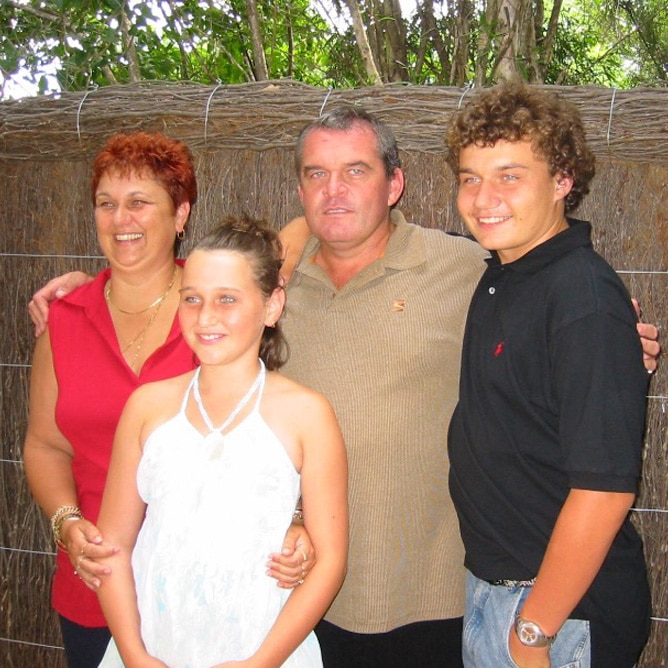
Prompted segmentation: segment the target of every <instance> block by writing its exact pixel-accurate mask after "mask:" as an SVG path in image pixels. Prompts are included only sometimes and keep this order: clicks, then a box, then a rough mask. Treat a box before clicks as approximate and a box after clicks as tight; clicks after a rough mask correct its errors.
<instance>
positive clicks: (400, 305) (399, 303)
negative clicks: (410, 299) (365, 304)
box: [391, 299, 406, 311]
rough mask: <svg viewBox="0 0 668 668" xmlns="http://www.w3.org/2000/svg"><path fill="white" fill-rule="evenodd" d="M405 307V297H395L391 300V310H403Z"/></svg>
mask: <svg viewBox="0 0 668 668" xmlns="http://www.w3.org/2000/svg"><path fill="white" fill-rule="evenodd" d="M405 307H406V300H405V299H395V300H394V301H393V302H392V307H391V308H392V310H393V311H403V310H404V308H405Z"/></svg>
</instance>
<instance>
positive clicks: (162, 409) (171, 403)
mask: <svg viewBox="0 0 668 668" xmlns="http://www.w3.org/2000/svg"><path fill="white" fill-rule="evenodd" d="M192 376H193V372H192V371H189V372H187V373H185V374H182V375H180V376H175V377H174V378H167V379H165V380H158V381H154V382H152V383H145V384H144V385H140V386H139V387H138V388H137V389H136V390H135V391H134V392H133V393H132V394H131V395H130V398H129V399H128V401H127V403H126V405H125V410H124V416H127V419H136V418H140V420H141V423H142V424H143V425H145V427H148V428H149V429H153V428H155V427H156V426H157V425H158V424H160V423H162V422H164V421H165V420H168V419H169V418H171V417H173V416H174V415H175V414H176V413H177V412H178V410H179V408H180V407H181V403H182V401H183V397H184V395H185V392H186V390H187V388H188V384H189V383H190V380H191V378H192Z"/></svg>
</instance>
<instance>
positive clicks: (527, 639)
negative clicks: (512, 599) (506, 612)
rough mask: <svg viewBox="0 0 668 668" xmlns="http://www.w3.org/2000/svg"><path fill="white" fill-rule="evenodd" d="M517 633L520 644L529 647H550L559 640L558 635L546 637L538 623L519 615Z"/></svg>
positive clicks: (516, 620)
mask: <svg viewBox="0 0 668 668" xmlns="http://www.w3.org/2000/svg"><path fill="white" fill-rule="evenodd" d="M515 633H517V637H518V638H519V639H520V642H521V643H522V644H523V645H526V646H527V647H550V646H551V645H552V643H553V642H554V641H555V640H556V639H557V634H556V633H555V634H554V635H553V636H546V635H545V634H544V633H543V631H542V629H541V628H540V626H538V624H536V622H530V621H529V620H528V619H523V618H522V617H520V616H519V615H517V617H515Z"/></svg>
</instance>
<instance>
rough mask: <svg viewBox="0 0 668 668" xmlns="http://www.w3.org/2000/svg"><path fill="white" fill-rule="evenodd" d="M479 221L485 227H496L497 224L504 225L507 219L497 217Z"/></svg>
mask: <svg viewBox="0 0 668 668" xmlns="http://www.w3.org/2000/svg"><path fill="white" fill-rule="evenodd" d="M478 220H479V221H480V222H481V223H482V224H483V225H495V224H496V223H502V222H503V221H504V220H506V218H505V216H495V217H494V218H479V219H478Z"/></svg>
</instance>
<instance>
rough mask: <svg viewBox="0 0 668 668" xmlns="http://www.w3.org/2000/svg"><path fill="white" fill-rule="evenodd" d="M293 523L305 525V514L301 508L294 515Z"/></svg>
mask: <svg viewBox="0 0 668 668" xmlns="http://www.w3.org/2000/svg"><path fill="white" fill-rule="evenodd" d="M292 521H293V522H301V523H302V524H303V523H304V513H303V512H302V510H301V508H298V509H297V510H295V512H294V513H292Z"/></svg>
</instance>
